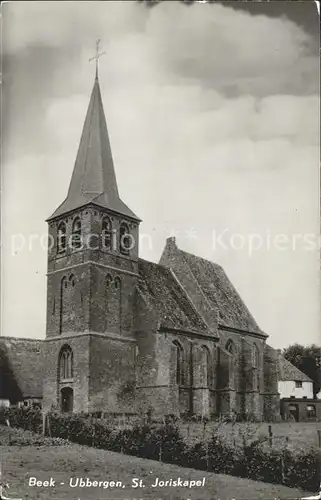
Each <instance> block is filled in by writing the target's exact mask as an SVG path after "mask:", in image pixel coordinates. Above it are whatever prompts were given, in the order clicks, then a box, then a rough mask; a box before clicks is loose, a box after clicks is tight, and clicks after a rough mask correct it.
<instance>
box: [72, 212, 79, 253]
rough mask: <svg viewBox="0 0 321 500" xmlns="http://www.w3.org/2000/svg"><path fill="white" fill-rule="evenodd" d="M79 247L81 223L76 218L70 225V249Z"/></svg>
mask: <svg viewBox="0 0 321 500" xmlns="http://www.w3.org/2000/svg"><path fill="white" fill-rule="evenodd" d="M80 247H81V221H80V219H79V217H76V219H75V220H74V222H73V224H72V248H73V249H74V250H75V249H77V248H80Z"/></svg>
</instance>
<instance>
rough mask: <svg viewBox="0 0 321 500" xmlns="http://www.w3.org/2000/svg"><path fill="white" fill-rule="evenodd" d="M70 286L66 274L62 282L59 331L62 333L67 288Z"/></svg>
mask: <svg viewBox="0 0 321 500" xmlns="http://www.w3.org/2000/svg"><path fill="white" fill-rule="evenodd" d="M67 286H68V281H67V278H66V276H64V277H63V278H62V280H61V282H60V321H59V333H62V330H63V325H64V317H65V300H64V299H65V294H66V290H65V289H66V288H67Z"/></svg>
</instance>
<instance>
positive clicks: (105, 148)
mask: <svg viewBox="0 0 321 500" xmlns="http://www.w3.org/2000/svg"><path fill="white" fill-rule="evenodd" d="M88 203H94V204H95V205H98V206H101V207H103V208H107V209H109V210H112V211H113V212H117V213H119V214H122V215H125V216H128V217H131V218H133V219H135V220H139V219H138V217H137V216H136V215H135V214H134V213H133V212H132V211H131V210H130V209H129V208H128V207H127V205H125V203H124V202H123V201H122V200H121V199H120V197H119V193H118V187H117V181H116V175H115V169H114V162H113V157H112V153H111V147H110V141H109V136H108V131H107V125H106V119H105V113H104V108H103V103H102V98H101V92H100V87H99V81H98V77H97V76H96V78H95V83H94V87H93V90H92V93H91V98H90V102H89V106H88V110H87V115H86V119H85V123H84V127H83V131H82V135H81V139H80V145H79V149H78V153H77V157H76V162H75V166H74V170H73V173H72V177H71V182H70V186H69V191H68V194H67V198H66V199H65V201H64V202H63V203H62V204H61V205H60V206H59V207H58V208H57V210H56V211H55V212H54V213H53V214H52V215H51V217H49V219H48V220H50V219H53V218H55V217H59V216H60V215H62V214H64V213H66V212H70V211H72V210H74V209H77V208H80V207H82V206H84V205H87V204H88Z"/></svg>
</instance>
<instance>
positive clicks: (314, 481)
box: [0, 408, 321, 491]
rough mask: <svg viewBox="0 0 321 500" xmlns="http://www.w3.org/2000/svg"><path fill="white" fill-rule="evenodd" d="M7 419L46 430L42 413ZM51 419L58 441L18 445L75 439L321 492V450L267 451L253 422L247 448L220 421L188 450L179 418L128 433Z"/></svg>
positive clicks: (12, 412)
mask: <svg viewBox="0 0 321 500" xmlns="http://www.w3.org/2000/svg"><path fill="white" fill-rule="evenodd" d="M6 418H7V419H9V421H10V425H11V426H12V427H21V428H23V429H29V430H31V431H34V432H39V431H40V430H41V429H42V414H41V411H40V410H38V409H25V408H9V409H4V410H3V409H1V411H0V422H1V421H2V422H3V421H5V420H6ZM48 418H49V424H50V425H49V429H50V438H56V440H55V439H50V438H44V437H42V436H39V435H35V434H33V435H31V436H33V437H29V436H19V435H18V437H17V435H15V436H12V443H13V444H19V445H21V446H28V445H34V446H40V445H42V444H46V445H55V444H57V445H59V444H62V443H65V442H64V441H63V440H69V441H72V442H74V443H78V444H81V445H86V446H94V447H97V448H102V449H105V450H110V451H116V452H122V453H126V454H128V455H134V456H138V457H142V458H148V459H152V460H160V461H163V462H167V463H172V464H177V465H181V466H184V467H193V468H195V469H200V470H208V471H212V472H215V473H221V474H222V473H223V474H231V475H234V476H239V477H248V478H250V479H254V480H258V481H265V482H269V483H277V484H285V485H287V486H290V487H297V488H302V489H304V490H307V491H317V490H318V487H319V481H320V470H321V457H320V450H316V449H310V450H300V451H293V450H291V449H289V448H287V447H286V446H284V447H283V448H282V449H281V450H280V449H275V448H267V449H266V448H264V446H263V443H264V440H265V438H264V439H263V438H259V439H258V438H256V429H254V427H253V424H250V423H248V424H247V426H246V428H245V431H244V432H242V434H241V438H243V439H241V443H242V445H236V444H231V443H229V442H227V441H225V440H224V432H222V426H223V425H224V421H223V420H220V421H219V422H218V423H217V426H216V428H215V429H214V431H213V434H212V436H211V439H210V440H209V441H208V442H198V443H196V444H194V445H193V446H188V445H187V444H186V443H185V441H184V440H183V438H182V436H181V434H180V431H179V427H178V423H177V419H176V418H175V417H174V416H167V417H166V418H165V419H164V421H163V422H159V421H155V420H154V421H152V420H151V419H150V421H146V420H145V421H143V422H136V424H135V425H133V426H132V427H128V428H115V426H114V425H113V423H112V421H108V420H106V419H103V418H96V417H95V415H85V414H71V415H69V414H67V415H61V414H59V413H56V412H54V411H53V412H51V413H50V414H49V416H48ZM204 425H206V422H204ZM57 438H58V440H57ZM46 440H47V441H46ZM9 444H10V443H9Z"/></svg>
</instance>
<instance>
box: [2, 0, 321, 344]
mask: <svg viewBox="0 0 321 500" xmlns="http://www.w3.org/2000/svg"><path fill="white" fill-rule="evenodd" d="M242 4H243V3H241V4H240V3H238V4H236V3H233V2H228V3H227V4H225V5H222V4H211V5H206V4H193V5H192V6H184V5H182V4H181V3H179V2H162V3H160V4H159V5H157V6H155V7H153V8H147V7H146V5H145V4H144V2H121V1H117V2H41V1H39V2H27V1H24V2H19V1H17V2H9V3H6V4H5V5H3V7H2V16H3V18H2V22H3V33H2V34H3V65H2V70H3V93H2V98H3V102H2V109H3V112H2V122H3V143H2V144H3V149H2V259H1V265H2V298H1V300H2V315H1V321H2V325H1V326H2V327H1V334H2V335H7V336H16V337H34V338H44V337H45V317H46V266H47V261H46V258H47V256H46V241H47V225H46V222H45V219H46V218H47V217H49V216H50V215H51V213H52V212H53V211H54V210H55V209H56V208H57V206H58V205H59V204H60V203H61V202H62V201H63V200H64V198H65V196H66V194H67V190H68V185H69V181H70V177H71V173H72V169H73V165H74V161H75V158H76V153H77V148H78V144H79V139H80V134H81V130H82V126H83V122H84V118H85V113H86V109H87V106H88V103H89V97H90V93H91V90H92V86H93V80H94V71H95V68H94V64H93V63H90V62H89V59H90V58H91V57H92V56H93V55H94V53H95V41H96V39H97V38H100V39H101V51H103V52H105V54H104V55H103V56H102V57H101V58H100V64H99V78H100V86H101V91H102V96H103V101H104V108H105V114H106V119H107V125H108V130H109V135H110V141H111V146H112V151H113V157H114V164H115V170H116V175H117V181H118V187H119V191H120V194H121V197H122V199H123V201H125V203H126V204H127V205H128V206H129V207H130V208H131V209H132V210H133V211H134V213H136V214H137V215H138V216H139V217H140V218H141V219H142V220H143V222H142V223H141V226H140V232H141V235H142V239H141V245H140V256H141V257H143V258H145V259H147V260H152V261H155V262H157V261H158V260H159V258H160V255H161V252H162V249H163V247H164V244H165V240H166V238H167V237H168V236H176V241H177V245H178V246H179V247H180V248H181V249H183V250H185V251H188V252H191V253H194V254H197V255H200V256H202V257H204V258H207V259H210V260H213V261H215V262H217V263H218V264H220V265H222V266H223V267H224V269H225V271H226V273H227V275H228V277H229V278H230V280H231V281H232V282H233V284H234V286H235V288H236V289H237V290H238V291H239V293H240V294H241V297H242V298H243V300H244V301H245V303H246V305H247V307H248V308H249V309H250V311H251V313H252V315H253V316H254V318H255V319H256V321H257V322H258V324H259V325H260V327H261V328H262V329H263V330H264V331H265V332H266V333H267V334H268V335H269V336H270V338H269V343H270V344H271V345H272V346H273V347H276V348H283V347H286V346H288V345H289V344H293V343H295V342H299V343H304V344H309V343H312V342H314V343H317V344H320V311H319V304H320V297H321V294H320V283H319V278H320V276H319V275H320V271H319V247H320V244H319V236H318V235H319V200H320V195H319V186H320V179H319V135H320V134H319V130H320V126H319V73H318V72H319V61H318V55H319V40H318V22H319V21H318V15H317V10H316V5H315V4H314V3H310V2H306V3H305V2H298V3H297V4H296V2H274V3H272V4H271V7H270V10H269V8H268V4H267V5H264V6H262V7H258V5H259V4H251V3H247V4H243V5H242ZM276 4H278V7H276ZM293 4H294V5H293ZM298 4H299V6H298ZM273 5H274V6H273Z"/></svg>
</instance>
